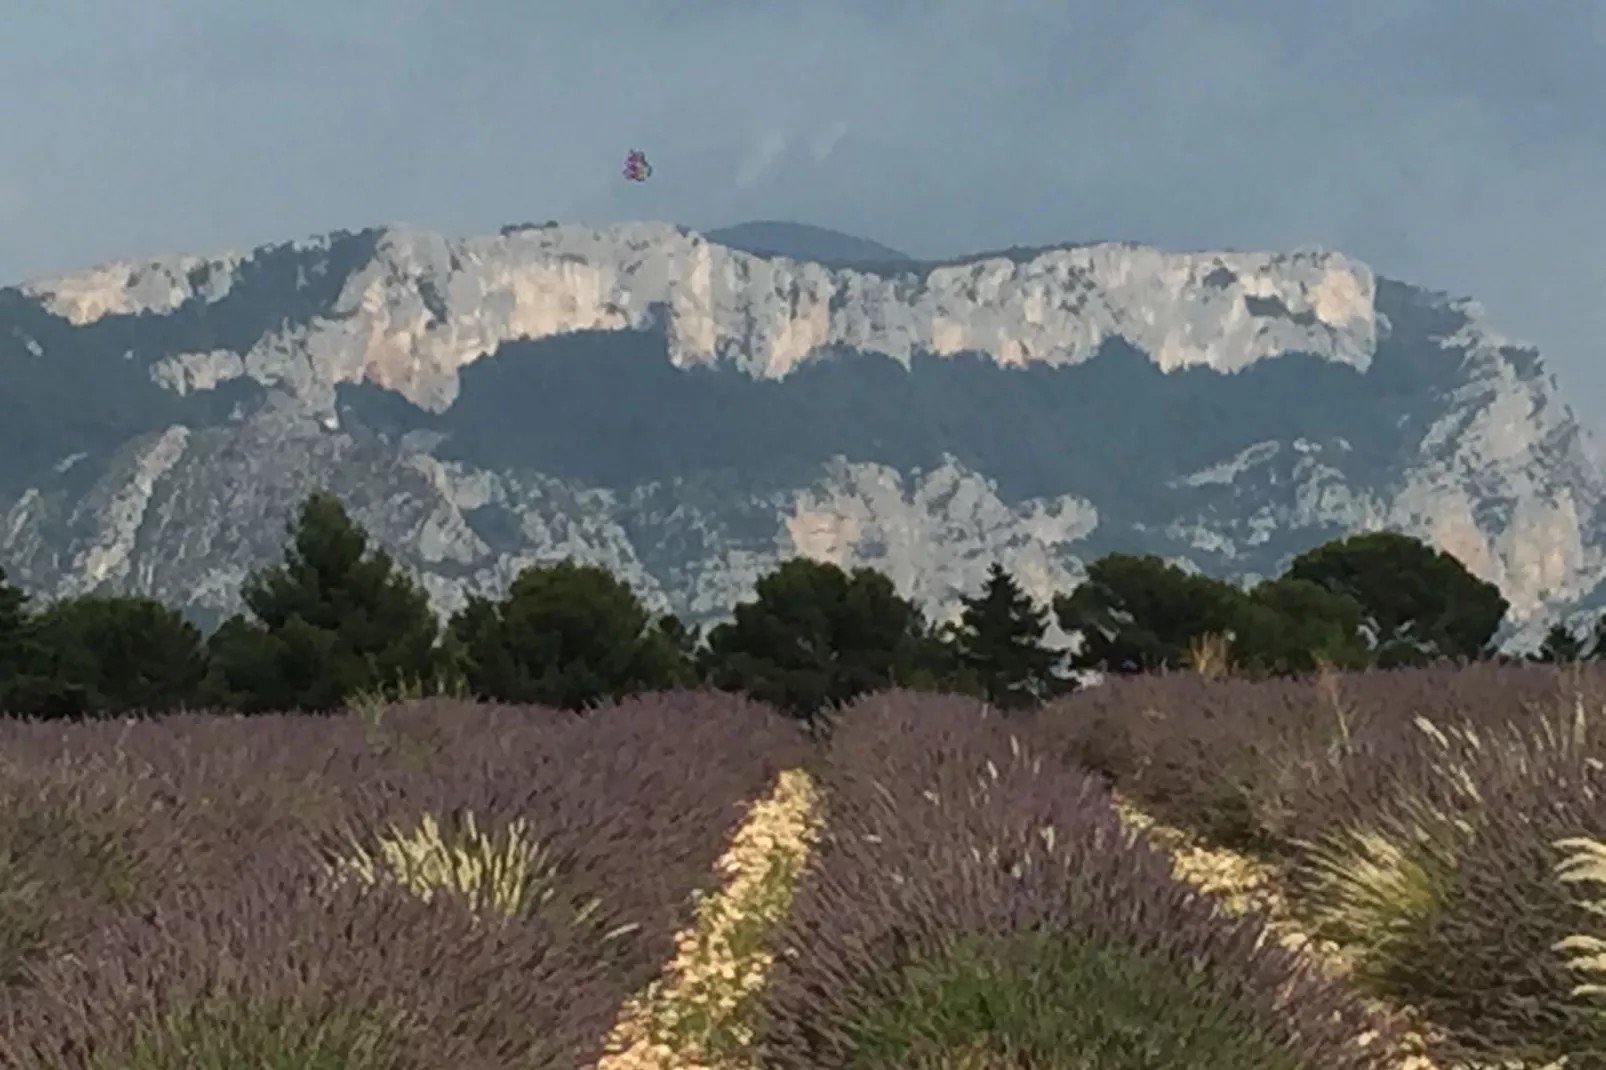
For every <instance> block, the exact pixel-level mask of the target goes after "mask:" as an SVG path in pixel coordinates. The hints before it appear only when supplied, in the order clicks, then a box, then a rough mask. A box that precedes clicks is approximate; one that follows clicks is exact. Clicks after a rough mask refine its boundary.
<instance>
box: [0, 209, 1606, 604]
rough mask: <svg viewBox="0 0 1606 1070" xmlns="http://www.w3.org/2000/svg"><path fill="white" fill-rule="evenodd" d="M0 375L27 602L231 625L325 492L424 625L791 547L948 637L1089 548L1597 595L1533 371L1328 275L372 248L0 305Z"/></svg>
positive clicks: (688, 577)
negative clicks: (1418, 562) (984, 606)
mask: <svg viewBox="0 0 1606 1070" xmlns="http://www.w3.org/2000/svg"><path fill="white" fill-rule="evenodd" d="M716 233H717V232H716ZM0 375H3V376H4V377H3V378H0V413H4V412H7V411H17V412H21V413H24V414H26V413H28V412H32V413H34V414H35V415H34V416H32V417H31V418H30V420H31V422H29V423H27V425H26V426H27V427H28V428H29V429H31V438H30V439H29V443H31V444H30V445H28V448H27V449H23V448H22V445H23V444H22V443H21V442H20V441H19V443H17V444H13V443H9V442H0V444H3V445H6V446H7V447H8V449H9V448H11V447H12V446H13V445H15V446H16V452H15V456H16V457H21V458H23V459H22V460H20V461H14V462H13V463H11V464H10V465H9V466H7V465H0V525H3V526H0V556H3V557H5V558H10V559H13V560H15V561H18V562H20V566H19V567H18V569H17V571H19V572H20V574H21V575H22V576H23V579H24V582H26V583H28V584H29V585H31V586H32V587H34V588H35V589H38V590H41V591H43V592H46V593H47V594H61V593H69V592H71V591H74V590H78V589H83V588H85V586H86V585H89V586H93V585H95V584H101V583H105V584H111V585H113V586H118V585H122V586H126V587H136V588H141V589H151V590H155V589H162V590H166V591H170V592H172V593H174V594H178V595H182V596H184V597H181V598H179V599H178V600H179V601H181V602H185V601H188V602H192V603H194V602H198V603H200V604H203V605H204V606H206V607H208V608H209V610H210V611H212V612H223V611H225V610H226V609H227V608H229V606H230V602H229V599H228V597H227V596H226V593H225V592H226V588H227V587H228V585H229V583H230V582H234V581H236V580H238V579H239V578H242V577H243V575H244V571H245V570H246V569H247V568H248V567H250V566H251V565H252V564H255V563H260V561H261V560H262V559H263V557H264V555H268V556H271V553H270V548H271V549H272V550H274V551H276V549H277V546H276V541H277V536H278V535H279V534H280V531H281V530H282V529H280V528H279V527H278V523H277V522H278V521H279V520H280V519H281V518H282V515H283V514H284V513H286V512H287V510H288V509H289V508H290V507H291V505H293V503H294V501H295V500H297V498H298V497H299V495H300V494H302V493H304V492H305V490H307V489H310V488H311V486H312V485H313V484H314V483H317V482H319V481H322V482H323V483H325V484H328V483H333V484H337V485H338V484H342V483H344V484H356V485H354V486H352V490H353V492H354V497H355V500H356V503H357V506H358V508H357V512H358V515H359V517H361V518H363V519H364V520H365V522H368V523H369V524H370V526H371V527H372V528H373V530H374V531H375V533H376V537H378V538H379V539H380V541H381V542H383V543H385V544H386V545H388V546H392V547H393V548H399V549H400V553H399V556H401V557H402V558H403V559H404V560H406V561H408V563H409V564H411V565H413V566H414V567H415V568H418V569H419V571H420V572H421V574H422V575H423V576H424V578H425V582H426V586H427V587H429V588H430V590H431V593H432V595H433V596H434V597H435V598H436V600H437V602H438V603H439V604H441V605H442V606H443V608H450V607H451V606H452V605H453V604H454V603H460V601H461V599H462V598H463V597H465V596H466V594H468V593H488V592H490V591H491V590H493V589H495V588H496V587H497V585H499V584H505V583H506V582H507V581H508V580H510V579H511V575H512V574H513V572H516V569H517V567H518V566H519V564H520V563H521V562H524V563H528V562H529V561H531V560H540V559H547V558H550V557H551V556H552V555H554V554H563V553H573V554H575V555H576V556H579V557H582V558H584V559H587V560H596V561H598V563H603V564H609V565H610V567H615V568H616V571H619V572H620V573H621V574H622V575H624V576H625V577H626V578H627V579H630V580H632V582H634V583H636V584H637V585H638V586H639V587H642V588H643V589H644V592H645V593H646V594H647V595H648V597H649V599H650V600H655V601H657V602H658V604H660V605H661V606H664V607H667V608H674V609H677V610H679V611H681V612H684V613H686V614H687V615H689V616H691V617H694V618H705V617H709V616H711V615H717V614H720V613H723V612H725V611H728V609H729V606H730V604H732V603H733V602H734V601H735V600H736V599H737V598H739V597H741V596H742V595H743V594H744V593H745V587H746V586H747V585H750V583H751V581H752V580H753V579H756V577H757V575H758V574H760V573H761V572H762V571H763V570H764V569H765V568H766V567H768V566H769V565H771V564H773V563H774V562H775V561H777V560H779V559H780V558H782V557H784V556H788V555H790V554H792V553H808V554H811V555H813V556H821V557H826V558H828V559H833V560H839V561H840V562H841V563H844V564H854V563H866V564H874V565H876V566H877V567H882V568H884V569H885V570H886V571H888V572H889V574H891V575H892V576H893V578H894V579H895V580H896V581H898V582H899V584H900V586H901V587H902V588H903V589H905V590H906V591H909V592H912V593H914V594H915V595H916V596H917V597H918V598H920V600H921V601H922V602H923V603H924V604H926V605H927V606H928V608H932V609H934V610H935V611H939V612H941V611H944V609H945V607H946V608H949V609H951V607H952V604H953V601H954V599H955V598H956V597H957V594H958V593H961V592H962V591H963V590H965V589H967V588H968V587H971V586H974V584H975V583H976V582H978V581H979V578H980V571H981V570H984V569H985V567H986V564H987V563H990V560H991V559H992V558H995V557H996V558H1000V559H1003V560H1005V562H1006V564H1011V565H1012V567H1015V568H1016V569H1017V570H1018V571H1020V572H1022V574H1023V578H1024V579H1025V580H1026V582H1027V585H1028V587H1029V588H1030V589H1033V590H1034V591H1035V592H1036V593H1038V594H1040V595H1041V594H1043V593H1045V592H1046V591H1048V590H1050V589H1065V587H1067V586H1069V585H1071V584H1074V582H1076V580H1077V578H1078V577H1079V574H1080V568H1081V564H1082V562H1083V561H1084V560H1085V559H1087V558H1088V557H1089V556H1090V555H1094V554H1095V553H1096V552H1102V551H1105V550H1107V549H1134V550H1150V551H1153V552H1160V553H1162V554H1163V555H1165V556H1171V557H1176V558H1179V559H1182V560H1185V561H1188V562H1191V563H1193V564H1195V565H1196V566H1197V567H1201V568H1204V569H1205V570H1206V571H1213V572H1218V573H1223V574H1226V575H1229V576H1233V577H1235V578H1240V579H1251V578H1253V577H1254V576H1256V575H1267V574H1271V573H1273V572H1275V571H1276V570H1277V568H1276V566H1277V563H1278V560H1279V558H1283V559H1285V558H1286V557H1288V556H1291V554H1292V553H1294V552H1298V550H1300V549H1304V548H1307V547H1308V545H1312V544H1314V541H1320V540H1321V539H1322V538H1324V537H1330V536H1331V535H1333V534H1337V533H1342V532H1343V531H1347V530H1361V529H1365V528H1367V527H1380V526H1391V527H1396V528H1399V529H1401V530H1406V531H1409V532H1411V533H1412V534H1419V535H1422V536H1424V537H1426V538H1429V539H1430V541H1433V542H1435V543H1436V544H1438V545H1441V546H1443V547H1444V548H1446V549H1449V550H1451V552H1454V553H1456V554H1457V556H1459V557H1461V558H1462V559H1463V560H1464V561H1466V562H1467V563H1468V564H1469V566H1470V567H1472V568H1473V569H1474V571H1476V572H1478V573H1479V574H1480V575H1482V576H1484V577H1485V578H1488V579H1491V580H1493V581H1494V582H1497V583H1499V584H1500V585H1501V586H1502V589H1503V590H1506V591H1507V594H1508V597H1510V598H1511V599H1512V602H1513V606H1514V618H1516V619H1517V620H1518V621H1519V622H1530V623H1531V622H1534V621H1537V620H1539V619H1541V618H1542V617H1544V616H1545V615H1547V614H1550V613H1554V612H1556V611H1558V610H1565V609H1568V608H1571V607H1573V605H1574V603H1576V602H1577V600H1578V599H1580V598H1582V597H1585V596H1586V595H1588V594H1589V593H1590V592H1591V591H1592V590H1593V589H1594V587H1595V586H1596V584H1597V583H1598V582H1599V577H1600V576H1601V574H1602V572H1603V571H1606V569H1603V566H1602V563H1603V557H1602V551H1603V547H1602V546H1601V542H1600V538H1599V536H1598V534H1597V532H1599V531H1600V530H1601V529H1600V520H1601V519H1602V518H1603V517H1602V502H1603V501H1606V483H1603V480H1602V476H1601V472H1600V463H1599V456H1598V452H1597V451H1596V449H1595V447H1594V445H1593V443H1592V442H1591V440H1590V439H1589V437H1588V436H1587V435H1586V434H1585V433H1584V431H1583V430H1582V429H1581V428H1580V427H1579V426H1578V425H1577V422H1576V421H1575V420H1573V419H1572V417H1571V414H1570V413H1568V412H1567V411H1566V408H1565V405H1564V404H1562V402H1561V399H1560V398H1559V395H1558V394H1557V391H1556V387H1555V384H1554V380H1553V379H1552V378H1551V377H1550V376H1549V375H1548V373H1547V372H1546V371H1545V369H1544V367H1543V361H1542V359H1541V357H1540V355H1539V354H1538V353H1537V352H1536V351H1535V350H1533V349H1532V348H1531V347H1527V346H1522V345H1519V344H1517V343H1515V342H1513V341H1511V340H1509V339H1506V338H1504V337H1503V336H1501V335H1500V334H1499V333H1498V331H1497V330H1496V329H1495V328H1494V327H1493V326H1492V324H1491V322H1490V320H1489V316H1488V314H1487V312H1486V311H1485V310H1484V309H1483V308H1482V306H1481V305H1478V304H1477V303H1476V302H1472V301H1464V300H1453V299H1450V298H1449V297H1447V296H1446V295H1443V294H1438V293H1434V292H1432V291H1428V290H1424V289H1421V288H1418V287H1412V286H1409V285H1407V284H1404V283H1399V282H1396V281H1394V280H1389V279H1386V278H1379V277H1377V276H1375V274H1374V273H1373V272H1372V271H1371V270H1370V268H1368V267H1367V266H1366V265H1364V264H1362V263H1360V262H1359V261H1355V260H1353V259H1351V258H1349V257H1346V256H1344V255H1343V254H1341V253H1336V252H1329V251H1325V250H1320V249H1308V250H1294V251H1290V252H1284V253H1276V252H1209V251H1202V252H1192V253H1170V252H1164V251H1161V250H1158V249H1154V248H1152V247H1149V246H1143V245H1137V244H1132V243H1092V244H1078V245H1069V244H1068V245H1062V246H1053V247H1048V248H1047V249H1041V250H1012V251H1009V252H1006V253H1004V254H993V255H986V256H980V257H977V258H971V259H962V260H958V261H950V262H946V263H940V264H925V263H922V262H917V261H909V262H907V263H898V264H895V265H887V264H881V265H875V266H874V267H873V268H872V269H864V268H860V267H852V266H835V267H833V266H829V265H824V264H820V263H816V262H812V261H807V260H798V259H793V258H789V257H786V256H783V255H779V254H771V253H766V254H762V255H756V254H752V253H748V252H745V251H742V250H738V249H731V248H729V247H726V246H722V245H719V244H718V243H715V242H712V241H710V240H709V239H708V238H707V237H706V236H704V235H699V234H696V233H695V232H692V231H690V230H687V229H686V228H683V227H678V226H674V225H671V224H661V223H626V224H615V225H612V226H609V227H583V226H560V225H547V226H542V227H531V226H523V227H509V228H503V231H502V232H501V233H499V234H496V235H488V236H479V237H467V238H448V237H445V236H442V235H438V234H433V233H430V232H427V231H420V230H415V229H411V228H400V227H398V228H375V229H371V230H366V231H359V232H337V233H335V234H331V235H328V236H324V237H321V238H317V239H310V240H306V241H301V242H290V243H282V244H280V245H276V246H266V247H261V248H259V249H257V250H253V251H251V252H250V253H226V254H220V255H215V256H207V257H196V256H183V257H169V258H160V259H156V260H149V261H143V262H139V261H122V262H117V263H110V264H103V265H99V266H97V267H95V268H92V269H89V270H86V271H82V272H74V273H69V274H67V275H64V276H57V277H54V278H49V279H41V280H35V281H34V282H32V283H28V284H25V285H23V286H19V287H11V288H6V289H3V290H0ZM64 380H70V382H71V383H72V384H74V390H66V388H65V386H64V383H63V381H64ZM96 383H104V384H107V385H106V391H107V393H108V395H109V397H108V399H107V400H106V402H105V403H103V404H102V403H97V402H96V400H95V398H94V397H93V396H91V395H92V394H93V387H94V385H95V384H96ZM64 392H65V393H64ZM113 399H115V404H114V403H113ZM1324 400H1326V401H1328V402H1331V404H1327V405H1323V404H1320V402H1323V401H1324ZM1340 403H1342V404H1340ZM8 404H9V409H8V408H7V407H6V406H8ZM1123 405H1124V406H1127V407H1128V408H1129V410H1130V411H1127V412H1124V413H1123V412H1122V407H1123ZM97 414H98V415H97ZM588 414H589V415H588ZM588 418H589V419H591V420H593V421H603V420H608V419H613V420H616V421H618V423H617V426H616V427H615V428H614V429H613V431H612V432H611V433H606V434H604V433H601V432H595V431H591V430H588V425H587V424H586V423H585V421H586V419H588ZM1073 419H1074V421H1076V422H1078V426H1075V427H1070V426H1066V425H1067V424H1068V423H1069V422H1071V421H1072V420H1073ZM97 420H99V421H100V422H98V423H97V422H96V421H97ZM19 426H20V425H19ZM543 429H545V430H543ZM632 429H634V430H632ZM0 437H3V433H0ZM13 437H18V438H19V440H20V438H21V436H17V435H15V434H14V435H13ZM256 450H261V451H264V452H266V453H267V454H269V455H270V456H276V461H277V463H268V462H267V461H266V460H264V459H262V458H259V457H252V456H250V454H251V453H252V451H256ZM80 455H81V456H80ZM74 457H76V458H77V459H76V460H70V458H74ZM63 465H65V467H62V466H63ZM58 468H60V469H61V470H60V471H57V469H58ZM359 473H363V476H362V478H360V479H359V478H358V474H359ZM209 497H211V498H213V499H216V498H222V499H224V500H230V501H233V502H234V503H235V505H236V506H237V508H238V510H239V512H240V514H241V515H240V516H239V517H238V518H236V520H230V519H228V518H224V519H219V518H215V517H210V516H208V512H209V509H211V508H212V507H211V506H209V505H208V504H207V501H208V498H209ZM364 510H366V511H367V515H366V516H365V515H364ZM236 521H237V522H236ZM186 524H188V525H189V526H188V528H187V529H186V528H185V525H186ZM264 527H266V529H267V531H268V533H269V535H271V536H272V537H273V538H272V539H269V538H266V537H264V534H263V530H262V529H263V528H264Z"/></svg>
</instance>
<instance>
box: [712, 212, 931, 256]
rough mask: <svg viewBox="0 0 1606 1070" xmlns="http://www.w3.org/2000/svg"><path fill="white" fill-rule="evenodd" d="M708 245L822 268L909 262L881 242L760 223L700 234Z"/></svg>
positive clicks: (817, 229)
mask: <svg viewBox="0 0 1606 1070" xmlns="http://www.w3.org/2000/svg"><path fill="white" fill-rule="evenodd" d="M703 237H705V238H707V239H708V240H709V241H711V242H715V243H716V244H719V245H723V246H725V247H727V248H730V249H739V250H741V251H742V252H744V253H752V254H753V255H754V256H784V257H787V258H788V259H791V260H813V261H816V262H818V263H821V264H896V263H909V264H912V262H913V261H912V260H911V258H910V257H909V255H908V254H906V253H900V252H899V251H898V250H896V249H892V248H889V247H888V246H885V245H882V244H881V243H880V242H873V241H869V240H867V239H865V238H856V237H854V236H853V235H851V234H843V233H842V232H841V231H839V230H828V229H826V228H825V227H814V226H809V225H808V224H807V223H785V222H780V221H778V220H772V219H763V220H756V221H754V222H751V223H737V224H736V225H735V226H730V227H720V228H719V229H718V230H710V231H707V232H705V233H704V234H703Z"/></svg>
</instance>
